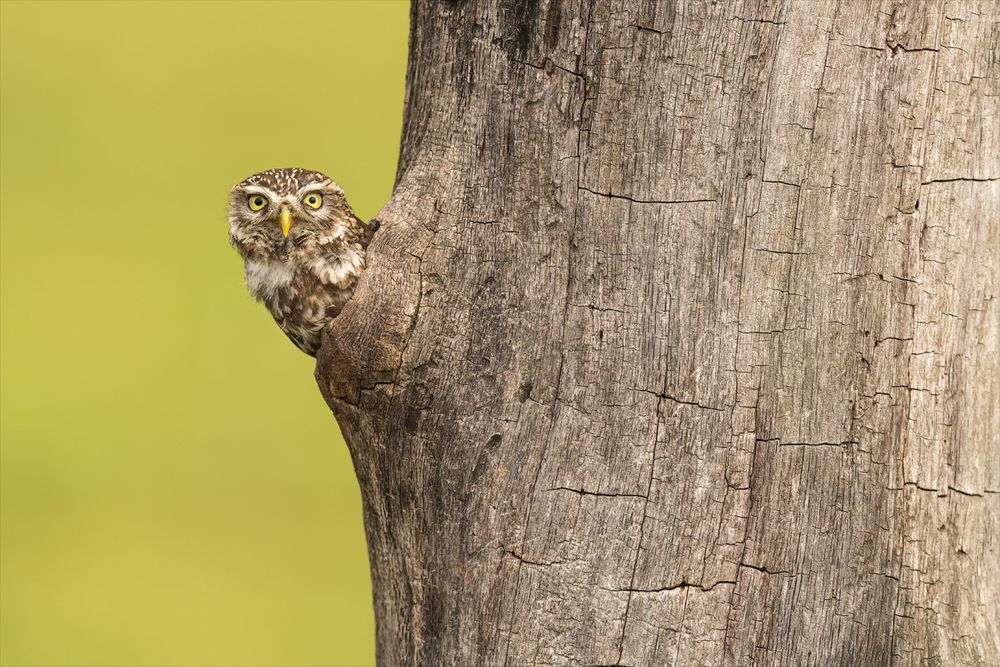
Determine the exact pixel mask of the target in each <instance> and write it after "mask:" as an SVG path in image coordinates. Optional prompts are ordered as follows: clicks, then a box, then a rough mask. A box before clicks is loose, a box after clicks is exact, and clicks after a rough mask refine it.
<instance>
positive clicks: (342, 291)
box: [229, 169, 377, 356]
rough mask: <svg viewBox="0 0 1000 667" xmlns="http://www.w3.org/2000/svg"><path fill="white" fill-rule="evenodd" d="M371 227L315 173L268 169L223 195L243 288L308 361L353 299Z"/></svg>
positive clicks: (334, 187)
mask: <svg viewBox="0 0 1000 667" xmlns="http://www.w3.org/2000/svg"><path fill="white" fill-rule="evenodd" d="M376 228H377V226H376V225H375V224H371V225H366V224H364V223H363V222H361V220H359V219H358V217H357V216H356V215H354V211H352V210H351V207H350V205H349V204H348V203H347V199H346V198H345V197H344V191H343V190H341V189H340V186H339V185H337V184H336V183H334V182H333V181H332V180H330V178H328V177H327V176H325V175H323V174H321V173H319V172H318V171H310V170H308V169H269V170H268V171H262V172H261V173H259V174H254V175H253V176H251V177H249V178H247V179H246V180H244V181H241V182H239V183H237V184H236V185H235V186H233V190H232V193H231V194H230V196H229V238H230V240H231V241H232V243H233V246H235V247H236V249H237V250H238V251H239V253H240V255H241V256H242V257H243V261H244V262H245V264H246V270H245V273H246V281H247V288H248V289H249V290H250V293H251V294H252V295H253V296H254V297H255V298H256V299H257V300H258V301H262V302H263V303H264V305H265V306H266V307H267V310H268V311H269V312H270V313H271V315H272V316H273V317H274V320H275V321H276V322H277V323H278V326H279V327H281V330H282V331H284V332H285V335H287V336H288V337H289V338H290V339H291V340H292V342H293V343H295V344H296V345H297V346H298V347H299V349H301V350H302V351H303V352H305V353H306V354H310V355H313V356H315V355H316V351H317V350H318V349H319V344H320V335H321V332H322V331H323V326H324V325H325V324H326V323H327V322H328V321H329V320H330V318H332V317H334V316H336V315H337V314H338V313H339V312H340V309H341V308H343V306H344V304H345V303H347V300H348V299H350V298H351V294H353V293H354V287H355V285H356V284H357V282H358V276H360V275H361V272H362V271H363V270H364V268H365V250H366V249H367V248H368V243H369V241H371V237H372V234H373V233H374V232H375V229H376Z"/></svg>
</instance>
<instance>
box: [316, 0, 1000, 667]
mask: <svg viewBox="0 0 1000 667" xmlns="http://www.w3.org/2000/svg"><path fill="white" fill-rule="evenodd" d="M410 40H411V43H410V62H409V69H408V74H407V95H406V109H405V120H404V128H403V137H402V149H401V155H400V167H399V178H398V183H397V188H396V191H395V193H394V195H393V197H392V199H391V201H390V202H389V203H388V204H387V205H386V207H385V208H384V209H383V211H382V212H381V213H380V215H379V219H380V220H381V223H382V229H381V231H380V232H379V233H378V234H377V235H376V238H375V241H374V242H373V244H372V246H371V248H370V250H369V265H368V270H367V272H366V274H365V276H364V278H363V280H362V282H361V284H360V286H359V288H358V291H357V293H356V295H355V297H354V299H353V300H352V302H351V303H350V304H348V306H347V307H346V308H345V309H344V311H343V313H342V314H341V315H340V316H339V317H338V318H336V319H335V320H334V321H333V322H332V323H331V324H330V325H329V327H328V329H327V331H326V337H325V344H324V347H323V349H322V350H321V352H320V355H319V358H318V365H317V371H316V373H317V379H318V381H319V385H320V388H321V390H322V391H323V394H324V396H325V397H326V399H327V401H328V403H329V405H330V407H331V409H332V410H333V412H334V413H335V415H336V417H337V419H338V421H339V423H340V425H341V428H342V430H343V433H344V436H345V437H346V439H347V443H348V445H349V447H350V450H351V453H352V455H353V458H354V463H355V467H356V469H357V474H358V480H359V482H360V486H361V491H362V494H363V497H364V507H365V525H366V530H367V536H368V545H369V553H370V557H371V565H372V578H373V582H374V595H375V612H376V618H377V628H378V630H377V642H378V656H379V662H380V664H382V665H476V664H491V665H501V664H502V665H636V666H638V665H665V664H677V665H715V664H726V665H729V664H739V665H743V664H795V665H799V664H802V665H804V664H817V665H841V664H844V665H847V664H858V665H888V664H899V665H910V664H914V665H915V664H941V665H997V664H1000V576H998V569H997V565H996V564H997V562H998V557H1000V554H998V540H1000V530H998V528H1000V495H998V493H1000V451H998V450H1000V446H998V435H997V430H998V426H1000V382H998V377H1000V343H998V340H1000V312H998V302H997V289H998V283H1000V278H998V263H1000V180H998V179H1000V120H998V119H1000V109H998V106H1000V105H998V100H1000V3H997V2H996V1H995V0H982V1H980V2H976V1H974V0H969V1H965V0H954V1H947V2H931V1H928V2H926V3H915V2H911V1H910V0H840V1H838V0H815V1H813V0H785V1H782V0H773V1H768V0H759V1H758V0H747V1H745V2H740V1H736V0H734V1H731V2H730V1H725V2H709V1H705V2H701V1H689V0H452V1H448V2H444V1H433V0H413V6H412V28H411V38H410Z"/></svg>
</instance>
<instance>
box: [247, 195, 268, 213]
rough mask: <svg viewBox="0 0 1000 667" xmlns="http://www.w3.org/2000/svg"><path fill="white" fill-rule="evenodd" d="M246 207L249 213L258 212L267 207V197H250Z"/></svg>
mask: <svg viewBox="0 0 1000 667" xmlns="http://www.w3.org/2000/svg"><path fill="white" fill-rule="evenodd" d="M247 206H249V207H250V210H251V211H259V210H260V209H262V208H264V207H265V206H267V197H265V196H264V195H250V196H249V197H248V198H247Z"/></svg>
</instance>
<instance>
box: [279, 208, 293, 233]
mask: <svg viewBox="0 0 1000 667" xmlns="http://www.w3.org/2000/svg"><path fill="white" fill-rule="evenodd" d="M291 228H292V212H291V211H289V210H288V209H287V208H283V209H281V233H282V234H284V235H285V238H288V230H289V229H291Z"/></svg>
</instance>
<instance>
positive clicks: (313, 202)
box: [302, 192, 323, 208]
mask: <svg viewBox="0 0 1000 667" xmlns="http://www.w3.org/2000/svg"><path fill="white" fill-rule="evenodd" d="M302 201H304V202H305V203H306V206H308V207H309V208H319V207H320V206H322V205H323V196H322V195H321V194H320V193H318V192H310V193H309V194H307V195H306V196H305V197H303V198H302Z"/></svg>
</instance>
